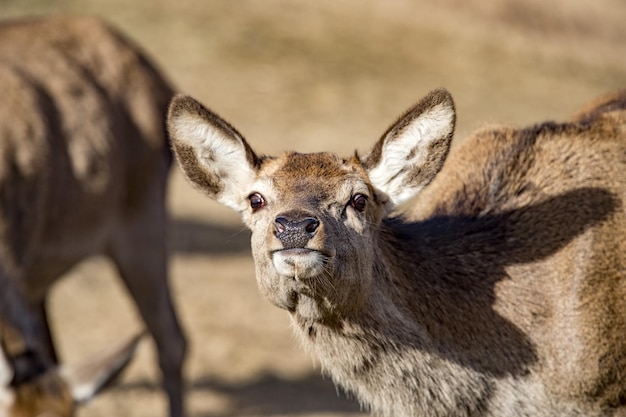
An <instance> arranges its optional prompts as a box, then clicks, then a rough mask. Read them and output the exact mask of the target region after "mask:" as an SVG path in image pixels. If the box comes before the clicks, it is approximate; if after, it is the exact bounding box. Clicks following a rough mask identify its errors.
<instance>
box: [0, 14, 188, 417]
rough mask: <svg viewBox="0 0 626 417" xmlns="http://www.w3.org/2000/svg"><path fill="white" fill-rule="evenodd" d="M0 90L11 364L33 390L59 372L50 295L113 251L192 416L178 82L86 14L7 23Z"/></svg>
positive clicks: (3, 278)
mask: <svg viewBox="0 0 626 417" xmlns="http://www.w3.org/2000/svg"><path fill="white" fill-rule="evenodd" d="M0 85H2V91H3V95H2V99H1V100H0V159H1V161H2V162H1V163H0V290H1V293H2V295H0V321H1V322H2V329H1V330H2V335H3V336H2V343H3V354H4V356H5V357H6V358H7V361H8V363H14V362H15V359H16V358H19V359H20V360H21V361H22V362H25V363H24V364H23V365H24V366H25V367H26V368H27V369H31V370H34V371H32V372H31V373H33V372H34V375H31V377H30V379H28V381H33V378H35V377H37V376H38V375H44V374H45V375H47V374H49V373H50V372H52V371H54V370H55V369H58V368H59V364H60V358H59V355H58V352H57V349H56V348H55V343H54V337H53V334H52V331H51V329H50V323H49V319H48V312H47V300H48V299H49V294H50V290H51V288H52V287H53V286H54V284H55V283H56V282H58V281H59V280H60V279H61V277H63V276H64V275H65V274H66V272H68V271H69V270H70V269H72V268H73V267H74V266H75V265H77V264H78V263H79V262H81V261H83V260H85V259H87V258H89V257H92V256H94V255H103V256H106V257H107V258H108V259H110V260H111V261H112V265H113V266H114V267H115V269H116V271H117V272H118V275H119V276H120V278H121V280H122V281H123V283H124V285H125V287H126V288H127V290H128V293H129V295H130V297H131V298H132V301H133V302H134V305H135V306H136V308H137V310H138V313H139V316H140V317H141V318H142V320H143V322H144V323H145V327H146V330H147V332H148V333H149V334H150V335H151V336H152V339H153V340H154V343H155V345H156V350H157V357H158V362H159V367H160V369H161V373H162V377H163V382H162V384H163V387H164V390H165V393H166V394H167V396H168V400H169V415H170V417H182V416H183V415H184V405H183V391H184V387H183V363H184V359H185V352H186V338H185V334H184V331H183V329H182V327H181V324H180V323H179V320H178V317H177V314H176V310H175V306H174V302H173V299H172V294H171V290H170V287H169V283H168V254H167V247H166V245H167V242H166V238H167V237H166V227H167V212H166V204H165V196H166V191H167V179H168V175H169V170H170V166H171V164H172V160H173V157H172V152H171V149H170V145H169V139H168V137H167V132H166V128H165V116H166V112H167V106H168V104H169V101H170V100H171V98H172V97H173V95H174V90H173V87H172V86H171V85H170V83H169V81H168V80H167V79H166V78H165V77H164V75H163V74H161V73H160V71H159V70H158V69H157V68H156V66H155V65H154V64H152V63H151V62H150V60H149V58H148V57H147V56H146V55H145V54H144V53H143V52H142V51H141V50H140V49H139V47H138V46H136V45H135V44H133V43H132V42H131V41H130V40H128V39H127V38H125V37H124V36H123V35H122V34H121V33H120V32H118V31H117V30H115V29H113V28H112V27H111V26H109V25H108V24H107V23H105V22H103V21H101V20H99V19H97V18H92V17H80V16H75V17H71V16H56V17H48V18H32V19H23V20H8V21H3V22H2V23H0ZM93 296H94V297H97V294H93ZM130 345H132V343H130ZM130 345H129V346H130ZM122 351H125V349H122ZM12 373H15V374H19V373H20V372H9V374H12ZM28 381H26V382H28ZM45 386H46V387H48V386H49V385H45ZM4 387H7V386H6V384H5V385H4ZM9 388H11V387H10V386H9ZM9 388H7V389H9ZM40 391H42V392H41V393H40V394H41V395H42V396H45V395H47V394H49V395H52V396H54V395H56V394H55V392H54V391H55V390H54V389H50V391H51V392H45V390H44V389H43V388H42V389H41V390H40ZM41 401H42V402H41V403H42V404H43V403H45V398H44V399H42V400H41ZM22 415H24V414H20V416H22Z"/></svg>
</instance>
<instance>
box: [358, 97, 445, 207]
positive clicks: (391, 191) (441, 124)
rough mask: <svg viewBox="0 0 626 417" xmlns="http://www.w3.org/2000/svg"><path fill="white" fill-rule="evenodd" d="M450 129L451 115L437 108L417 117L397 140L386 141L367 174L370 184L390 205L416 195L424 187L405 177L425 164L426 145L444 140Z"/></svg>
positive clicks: (426, 156)
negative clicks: (376, 161)
mask: <svg viewBox="0 0 626 417" xmlns="http://www.w3.org/2000/svg"><path fill="white" fill-rule="evenodd" d="M453 128H454V111H453V109H451V108H450V106H448V105H446V104H439V105H436V106H434V107H432V108H431V109H429V110H427V111H425V112H424V113H422V114H420V115H419V116H418V117H417V118H416V119H415V120H413V121H412V122H411V123H409V124H408V125H407V126H406V127H405V128H404V129H403V130H402V131H400V132H399V134H397V136H395V137H392V138H386V139H385V142H384V144H383V149H382V156H381V160H380V163H379V164H378V165H377V166H375V167H373V168H372V169H371V170H370V171H369V176H370V180H371V181H372V184H374V186H375V187H376V188H378V189H379V190H381V191H383V192H384V193H386V194H387V195H388V196H389V198H390V199H391V201H392V203H393V204H394V205H398V204H401V203H403V202H405V201H407V200H409V199H410V198H412V197H414V196H415V195H417V194H418V193H419V192H420V191H421V190H422V189H423V188H424V187H425V185H426V184H422V183H410V182H409V181H408V178H407V176H408V175H409V174H411V172H413V171H414V168H415V167H416V166H419V165H423V164H424V163H426V161H427V158H428V151H429V145H430V144H431V143H432V142H433V141H436V140H438V139H440V138H442V137H447V136H448V135H450V134H451V133H452V129H453Z"/></svg>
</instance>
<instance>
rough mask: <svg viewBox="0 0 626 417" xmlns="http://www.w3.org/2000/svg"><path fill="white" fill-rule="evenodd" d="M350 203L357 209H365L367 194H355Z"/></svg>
mask: <svg viewBox="0 0 626 417" xmlns="http://www.w3.org/2000/svg"><path fill="white" fill-rule="evenodd" d="M350 205H351V206H352V207H353V208H354V209H355V210H356V211H359V212H361V211H363V210H365V206H367V196H366V195H363V194H355V195H354V196H352V200H350Z"/></svg>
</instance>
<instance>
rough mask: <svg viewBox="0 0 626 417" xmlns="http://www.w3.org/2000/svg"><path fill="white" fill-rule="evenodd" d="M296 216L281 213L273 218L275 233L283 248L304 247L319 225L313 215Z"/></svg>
mask: <svg viewBox="0 0 626 417" xmlns="http://www.w3.org/2000/svg"><path fill="white" fill-rule="evenodd" d="M298 217H299V218H295V219H294V218H292V217H291V216H286V215H282V216H277V217H276V218H275V219H274V230H275V235H276V237H277V238H278V239H279V240H280V242H281V243H282V244H283V246H284V248H285V249H293V248H304V247H305V246H306V245H307V243H308V242H309V240H310V239H311V238H312V237H313V236H315V233H316V232H317V229H318V227H319V225H320V221H319V220H317V219H316V218H315V217H310V216H306V217H300V216H298Z"/></svg>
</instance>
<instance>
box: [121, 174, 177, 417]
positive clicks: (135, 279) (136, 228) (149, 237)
mask: <svg viewBox="0 0 626 417" xmlns="http://www.w3.org/2000/svg"><path fill="white" fill-rule="evenodd" d="M151 191H152V192H159V193H161V194H162V193H163V191H162V188H159V187H158V186H157V187H155V188H154V190H151ZM147 201H150V203H148V204H146V206H147V207H145V210H143V211H141V212H138V213H134V216H130V217H131V218H129V220H128V222H126V223H125V224H123V225H121V227H120V228H119V230H118V232H117V233H116V235H115V236H114V237H113V241H112V244H111V247H110V254H111V257H112V259H113V261H114V262H115V264H116V265H117V267H118V269H119V273H120V275H121V277H122V279H123V280H124V282H125V284H126V286H127V287H128V290H129V291H130V294H131V296H132V298H133V300H134V301H135V303H136V305H137V307H138V309H139V312H140V314H141V317H142V318H143V320H144V322H145V324H146V327H147V329H148V331H149V332H150V334H151V335H152V337H153V338H154V341H155V344H156V348H157V351H158V357H159V364H160V367H161V371H162V374H163V385H164V388H165V391H166V392H167V395H168V397H169V401H170V416H171V417H182V416H183V415H184V406H183V391H184V383H183V371H182V367H183V362H184V358H185V352H186V341H185V336H184V334H183V330H182V328H181V326H180V324H179V322H178V319H177V316H176V312H175V310H174V304H173V300H172V297H171V294H170V288H169V283H168V272H167V271H168V260H167V249H166V242H165V227H166V213H165V207H164V203H161V204H159V203H157V202H158V201H161V202H162V201H163V198H160V199H158V198H157V199H152V198H148V199H147Z"/></svg>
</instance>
